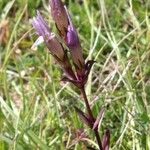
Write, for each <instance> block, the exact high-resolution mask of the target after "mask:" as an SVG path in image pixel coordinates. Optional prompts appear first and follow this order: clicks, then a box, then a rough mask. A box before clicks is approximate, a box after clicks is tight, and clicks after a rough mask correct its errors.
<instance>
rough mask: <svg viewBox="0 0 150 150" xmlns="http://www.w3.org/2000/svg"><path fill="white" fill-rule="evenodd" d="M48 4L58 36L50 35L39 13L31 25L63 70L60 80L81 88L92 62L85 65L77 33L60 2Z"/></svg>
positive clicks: (49, 30)
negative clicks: (63, 74)
mask: <svg viewBox="0 0 150 150" xmlns="http://www.w3.org/2000/svg"><path fill="white" fill-rule="evenodd" d="M49 4H50V8H51V15H52V17H53V20H54V21H55V25H56V28H57V30H58V35H55V34H54V33H52V30H51V28H50V27H49V26H48V25H47V23H46V22H45V20H44V19H43V17H42V16H41V14H40V12H37V16H36V17H34V18H33V20H32V25H33V27H34V29H35V30H36V32H37V34H38V35H39V38H40V39H42V40H43V41H44V43H45V44H46V46H47V48H48V49H49V51H50V53H51V54H52V55H53V57H54V58H55V60H56V61H57V63H58V64H59V65H60V66H61V68H62V69H63V71H64V73H65V76H64V77H63V78H62V80H64V81H69V82H72V83H73V84H74V85H76V86H77V87H79V88H82V87H83V86H84V85H85V84H86V82H87V78H88V74H89V72H90V69H91V67H92V65H93V63H94V61H92V60H90V61H88V62H87V63H85V60H84V58H83V54H82V47H81V44H80V40H79V37H78V33H77V31H76V28H75V26H74V25H73V23H72V21H71V17H70V15H69V13H68V11H67V9H66V7H65V6H64V5H63V3H62V1H61V0H50V1H49ZM60 39H61V40H60ZM38 41H39V40H38ZM64 45H65V46H64ZM67 49H68V50H69V52H70V56H71V60H70V59H69V57H68V53H67Z"/></svg>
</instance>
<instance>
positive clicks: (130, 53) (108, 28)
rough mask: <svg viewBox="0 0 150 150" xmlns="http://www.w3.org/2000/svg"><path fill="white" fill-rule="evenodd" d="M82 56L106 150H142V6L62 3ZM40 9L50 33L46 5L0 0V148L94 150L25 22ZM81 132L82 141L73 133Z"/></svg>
mask: <svg viewBox="0 0 150 150" xmlns="http://www.w3.org/2000/svg"><path fill="white" fill-rule="evenodd" d="M64 3H65V4H66V5H67V8H68V10H69V12H70V14H71V17H72V19H73V22H74V24H75V26H76V28H77V30H78V33H79V37H80V41H81V44H82V48H83V53H84V58H87V59H93V60H95V61H96V63H95V65H94V67H93V68H92V71H91V74H90V76H89V80H88V83H87V86H86V92H87V95H88V98H89V99H90V103H91V107H92V111H93V112H94V114H95V116H96V115H97V114H98V112H99V111H100V108H101V107H102V106H104V107H106V111H105V114H104V117H103V120H102V122H101V124H100V126H99V131H100V134H101V135H103V133H104V131H105V129H106V128H108V129H109V130H110V133H111V139H110V147H111V148H110V149H111V150H150V133H149V131H150V78H149V77H150V0H120V1H116V0H111V1H110V0H66V1H64ZM36 10H40V12H41V13H42V15H43V16H44V18H45V19H46V20H47V22H48V23H49V25H50V26H51V28H52V29H53V31H54V32H56V28H55V27H54V22H53V20H52V18H51V15H50V13H49V12H50V11H49V6H48V0H36V1H35V0H24V1H23V0H0V150H8V149H11V150H47V149H48V150H67V149H68V150H86V149H87V146H89V147H93V148H95V149H96V147H97V145H96V140H95V139H94V135H93V133H92V132H91V130H89V129H88V128H86V126H85V125H83V123H82V122H81V121H80V119H79V118H78V116H77V115H76V113H75V110H74V106H75V105H76V106H78V107H79V108H81V109H82V110H85V106H84V103H83V101H82V97H81V95H80V92H79V91H78V90H77V89H76V88H75V87H74V86H72V85H71V84H68V83H62V82H61V81H60V79H61V75H62V71H61V70H60V68H59V66H57V65H56V64H55V62H54V60H53V58H52V57H51V55H50V54H49V52H48V51H47V49H46V47H45V46H44V44H41V45H40V46H39V47H38V48H37V49H36V50H31V46H32V44H33V43H34V41H35V40H36V38H37V35H36V34H35V31H34V30H33V29H32V26H31V19H32V17H33V16H35V14H36ZM81 133H84V134H85V136H84V138H82V137H80V134H81Z"/></svg>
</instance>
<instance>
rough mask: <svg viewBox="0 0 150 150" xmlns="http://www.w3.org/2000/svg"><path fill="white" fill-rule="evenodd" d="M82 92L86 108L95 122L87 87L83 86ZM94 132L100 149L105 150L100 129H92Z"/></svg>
mask: <svg viewBox="0 0 150 150" xmlns="http://www.w3.org/2000/svg"><path fill="white" fill-rule="evenodd" d="M80 90H81V93H82V95H83V99H84V102H85V105H86V109H87V112H88V115H89V117H90V119H91V120H92V122H93V123H94V122H95V118H94V116H93V113H92V111H91V108H90V105H89V102H88V99H87V95H86V92H85V88H84V87H83V88H81V89H80ZM92 130H93V132H94V134H95V137H96V140H97V144H98V146H99V150H103V147H102V142H101V139H100V136H99V133H98V129H92Z"/></svg>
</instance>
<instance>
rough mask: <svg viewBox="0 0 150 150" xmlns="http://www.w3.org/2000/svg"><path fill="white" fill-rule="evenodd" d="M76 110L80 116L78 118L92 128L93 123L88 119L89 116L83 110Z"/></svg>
mask: <svg viewBox="0 0 150 150" xmlns="http://www.w3.org/2000/svg"><path fill="white" fill-rule="evenodd" d="M75 110H76V112H77V114H78V116H79V117H80V119H81V120H82V121H83V122H84V123H85V124H86V125H87V126H89V127H90V128H92V126H93V125H92V123H91V121H90V119H89V118H88V116H87V114H85V113H84V112H83V111H82V110H80V109H79V108H77V107H75Z"/></svg>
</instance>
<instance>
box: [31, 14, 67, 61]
mask: <svg viewBox="0 0 150 150" xmlns="http://www.w3.org/2000/svg"><path fill="white" fill-rule="evenodd" d="M32 25H33V27H34V28H35V30H36V31H37V34H38V35H39V36H42V37H43V39H44V42H45V44H46V46H47V48H48V49H49V50H50V52H51V54H52V55H53V56H54V57H55V58H57V59H59V60H60V61H63V59H64V49H63V47H62V45H61V43H60V42H59V41H58V39H57V38H56V36H55V35H54V34H53V33H51V29H50V28H49V27H48V25H47V23H46V22H45V20H44V19H43V18H42V16H41V14H40V12H37V16H36V17H34V18H33V20H32Z"/></svg>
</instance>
